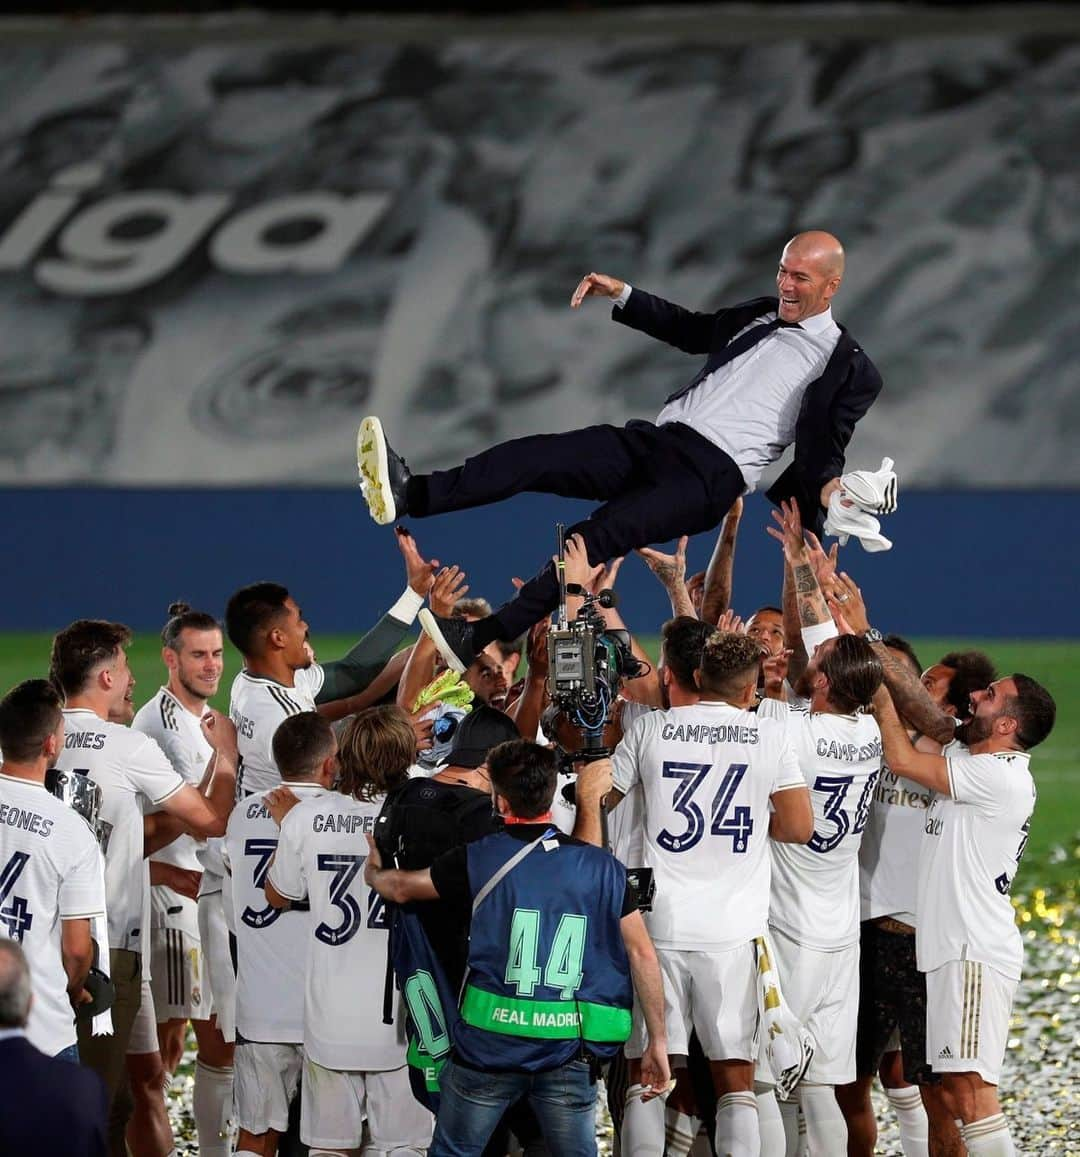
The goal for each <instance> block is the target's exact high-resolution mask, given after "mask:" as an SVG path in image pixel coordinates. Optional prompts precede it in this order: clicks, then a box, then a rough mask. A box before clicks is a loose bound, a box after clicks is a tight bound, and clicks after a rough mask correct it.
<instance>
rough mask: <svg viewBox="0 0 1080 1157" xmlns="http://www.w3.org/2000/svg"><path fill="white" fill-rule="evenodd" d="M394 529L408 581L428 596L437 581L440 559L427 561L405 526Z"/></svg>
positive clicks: (419, 593)
mask: <svg viewBox="0 0 1080 1157" xmlns="http://www.w3.org/2000/svg"><path fill="white" fill-rule="evenodd" d="M394 531H395V537H396V538H397V544H398V550H400V551H401V557H402V558H403V559H404V560H405V578H406V581H407V582H408V584H409V586H410V587H412V589H413V590H414V591H416V593H417V594H418V595H420V596H422V597H426V595H427V593H428V591H430V590H431V588H432V585H433V584H434V582H435V572H436V571H437V570H438V569H439V560H438V559H437V558H433V559H432V560H431V561H430V562H426V561H425V560H424V559H423V558H422V557H421V556H420V548H419V547H418V546H417V545H416V539H415V538H413V536H412V533H411V532H410V531H409V530H407V529H406V528H405V527H404V526H395V527H394Z"/></svg>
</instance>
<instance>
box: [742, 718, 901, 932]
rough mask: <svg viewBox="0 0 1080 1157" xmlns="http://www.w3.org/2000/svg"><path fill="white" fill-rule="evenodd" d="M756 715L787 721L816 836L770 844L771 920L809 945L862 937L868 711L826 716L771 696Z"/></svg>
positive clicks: (872, 778)
mask: <svg viewBox="0 0 1080 1157" xmlns="http://www.w3.org/2000/svg"><path fill="white" fill-rule="evenodd" d="M758 714H759V715H766V716H772V717H773V718H779V719H786V720H787V727H788V735H789V736H790V738H791V742H792V743H793V745H794V747H795V751H796V753H797V755H798V759H799V767H800V769H801V770H802V773H803V776H804V778H805V780H806V786H807V787H808V788H809V789H810V802H811V804H812V805H813V809H814V834H813V835H812V836H811V837H810V840H809V842H808V843H805V844H782V843H774V844H773V846H772V857H773V875H772V902H771V903H770V905H769V924H770V925H771V926H772V927H774V928H778V929H779V930H780V931H781V932H783V933H784V934H785V935H786V936H788V937H790V938H791V939H792V940H794V941H796V942H797V943H799V944H803V945H805V946H806V947H808V948H817V949H821V950H822V951H830V950H833V949H838V948H844V947H846V946H847V945H849V944H857V943H858V941H859V844H860V843H861V842H862V833H863V828H865V827H866V820H867V816H868V815H869V812H870V800H871V798H872V796H873V791H874V784H875V783H876V782H877V776H878V773H879V772H880V770H881V731H880V730H879V729H878V725H877V721H876V720H875V719H874V717H873V716H872V715H857V714H856V715H828V714H825V713H824V712H820V711H819V712H811V711H808V710H806V709H804V708H801V707H795V706H789V705H788V704H786V703H781V702H779V701H778V700H775V699H769V700H766V701H765V702H763V703H762V704H761V705H760V706H759V707H758Z"/></svg>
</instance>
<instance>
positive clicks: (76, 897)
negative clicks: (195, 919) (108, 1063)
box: [0, 775, 105, 1057]
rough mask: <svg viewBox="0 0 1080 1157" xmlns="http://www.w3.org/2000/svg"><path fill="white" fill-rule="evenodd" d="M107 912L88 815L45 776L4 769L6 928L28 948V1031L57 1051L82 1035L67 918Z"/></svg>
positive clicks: (0, 828)
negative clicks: (72, 999) (64, 937)
mask: <svg viewBox="0 0 1080 1157" xmlns="http://www.w3.org/2000/svg"><path fill="white" fill-rule="evenodd" d="M104 914H105V878H104V875H103V872H102V863H101V852H100V851H99V850H98V845H97V841H96V840H95V839H94V837H93V835H92V834H91V831H90V828H89V827H88V826H87V824H86V822H85V821H84V820H83V819H82V818H81V817H80V816H79V815H77V814H76V813H75V812H74V811H72V810H71V808H69V807H68V806H67V805H66V804H64V803H61V802H60V800H58V799H57V798H56V797H55V796H53V795H52V794H50V792H49V791H47V790H46V788H45V785H44V784H43V783H33V782H31V781H29V780H25V779H19V778H16V777H15V776H10V775H0V936H4V937H6V938H9V939H11V940H17V941H18V942H19V944H21V945H22V950H23V952H25V953H26V959H27V961H28V962H29V964H30V982H31V984H32V985H33V989H34V1003H33V1005H32V1006H31V1009H30V1021H29V1023H28V1024H27V1026H26V1035H27V1037H28V1038H29V1040H30V1043H31V1044H33V1045H34V1046H35V1047H37V1048H39V1049H41V1051H42V1052H43V1053H46V1054H48V1055H49V1056H51V1057H52V1056H56V1054H57V1053H58V1052H60V1051H61V1050H63V1049H66V1048H68V1047H69V1046H70V1045H73V1044H74V1043H75V1016H74V1014H73V1013H72V1011H71V1004H70V1003H69V1002H68V996H67V984H68V981H67V973H66V972H65V971H64V963H63V957H62V955H61V933H62V931H63V929H62V928H61V922H62V921H63V920H81V919H83V918H92V917H94V916H102V915H104ZM91 931H93V929H91ZM102 947H103V948H104V946H102Z"/></svg>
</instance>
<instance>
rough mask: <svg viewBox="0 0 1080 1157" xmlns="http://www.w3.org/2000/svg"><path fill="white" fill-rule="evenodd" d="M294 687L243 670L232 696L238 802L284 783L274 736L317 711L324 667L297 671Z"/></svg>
mask: <svg viewBox="0 0 1080 1157" xmlns="http://www.w3.org/2000/svg"><path fill="white" fill-rule="evenodd" d="M293 678H294V680H295V682H294V684H293V686H292V687H286V686H285V685H284V684H283V683H278V682H277V680H275V679H268V678H267V677H266V676H265V675H253V674H252V673H251V672H250V671H247V670H242V671H241V672H240V674H239V675H237V676H236V678H235V679H234V680H233V685H232V690H231V692H230V693H229V717H230V718H231V719H232V721H233V723H234V724H235V725H236V743H237V747H238V748H239V751H240V766H239V768H237V772H236V798H237V799H243V798H244V796H248V795H251V794H252V793H253V792H257V791H269V790H270V788H272V787H276V786H277V785H278V784H279V783H280V782H281V776H280V775H279V774H278V769H277V765H276V764H275V763H274V751H273V746H272V744H273V742H274V732H275V731H277V729H278V727H279V726H280V725H281V722H282V720H284V719H287V718H288V717H289V716H290V715H299V714H300V712H301V711H314V710H315V696H316V695H318V693H319V691H320V690H321V688H322V685H323V679H324V678H325V675H324V674H323V669H322V667H320V666H319V664H318V663H312V665H311V666H310V667H306V668H303V669H301V670H299V671H296V672H295V673H294V675H293Z"/></svg>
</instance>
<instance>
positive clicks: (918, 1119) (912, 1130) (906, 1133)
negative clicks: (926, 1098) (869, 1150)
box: [885, 1085, 930, 1157]
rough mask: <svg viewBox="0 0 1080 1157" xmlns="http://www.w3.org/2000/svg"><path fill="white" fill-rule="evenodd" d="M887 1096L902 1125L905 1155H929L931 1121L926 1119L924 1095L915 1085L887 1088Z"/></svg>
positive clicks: (901, 1139)
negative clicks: (902, 1087) (904, 1087)
mask: <svg viewBox="0 0 1080 1157" xmlns="http://www.w3.org/2000/svg"><path fill="white" fill-rule="evenodd" d="M885 1096H886V1097H888V1098H889V1104H890V1105H892V1107H893V1112H894V1113H895V1114H896V1121H897V1124H898V1125H899V1126H900V1148H901V1149H903V1151H904V1157H929V1155H930V1147H929V1146H930V1122H929V1121H928V1120H927V1119H926V1110H925V1109H924V1108H923V1103H922V1097H920V1096H919V1090H918V1089H917V1088H915V1086H914V1085H910V1086H909V1087H908V1088H906V1089H886V1090H885Z"/></svg>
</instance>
